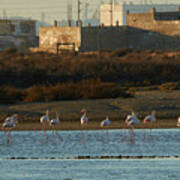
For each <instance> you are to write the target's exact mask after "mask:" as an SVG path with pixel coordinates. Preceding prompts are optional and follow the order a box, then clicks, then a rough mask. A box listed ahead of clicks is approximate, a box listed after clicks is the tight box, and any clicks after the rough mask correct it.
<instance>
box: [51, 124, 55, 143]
mask: <svg viewBox="0 0 180 180" xmlns="http://www.w3.org/2000/svg"><path fill="white" fill-rule="evenodd" d="M54 131H55V128H54V125H52V134H51V141H52V143H54Z"/></svg>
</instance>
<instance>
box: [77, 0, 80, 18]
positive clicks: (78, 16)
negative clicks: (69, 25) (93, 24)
mask: <svg viewBox="0 0 180 180" xmlns="http://www.w3.org/2000/svg"><path fill="white" fill-rule="evenodd" d="M77 13H78V14H77V20H78V21H79V20H80V19H81V17H80V13H81V2H80V0H78V10H77Z"/></svg>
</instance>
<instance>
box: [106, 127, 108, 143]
mask: <svg viewBox="0 0 180 180" xmlns="http://www.w3.org/2000/svg"><path fill="white" fill-rule="evenodd" d="M106 136H107V140H108V141H109V132H108V129H106Z"/></svg>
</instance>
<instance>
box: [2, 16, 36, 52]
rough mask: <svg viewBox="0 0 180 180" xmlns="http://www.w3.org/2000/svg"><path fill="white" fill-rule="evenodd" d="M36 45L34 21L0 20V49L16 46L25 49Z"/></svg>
mask: <svg viewBox="0 0 180 180" xmlns="http://www.w3.org/2000/svg"><path fill="white" fill-rule="evenodd" d="M34 46H37V37H36V21H33V20H4V19H2V20H0V51H1V50H5V49H7V48H11V47H16V48H18V49H27V48H29V47H34Z"/></svg>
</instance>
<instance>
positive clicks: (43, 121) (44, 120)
mask: <svg viewBox="0 0 180 180" xmlns="http://www.w3.org/2000/svg"><path fill="white" fill-rule="evenodd" d="M49 120H50V119H49V110H47V111H46V114H45V115H43V116H41V117H40V123H41V124H42V130H43V136H44V137H46V138H47V135H46V125H47V124H48V123H49Z"/></svg>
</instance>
